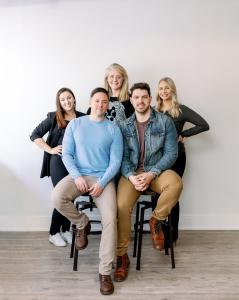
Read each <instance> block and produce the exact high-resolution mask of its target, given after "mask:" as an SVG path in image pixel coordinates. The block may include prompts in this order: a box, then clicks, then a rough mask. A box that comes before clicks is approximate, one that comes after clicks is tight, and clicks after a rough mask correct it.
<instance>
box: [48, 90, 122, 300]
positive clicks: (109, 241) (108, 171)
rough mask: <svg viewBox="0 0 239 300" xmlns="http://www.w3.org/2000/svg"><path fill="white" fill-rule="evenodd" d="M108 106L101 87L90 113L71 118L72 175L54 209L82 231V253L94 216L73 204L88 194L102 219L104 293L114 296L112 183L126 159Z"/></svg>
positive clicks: (68, 162)
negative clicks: (112, 276)
mask: <svg viewBox="0 0 239 300" xmlns="http://www.w3.org/2000/svg"><path fill="white" fill-rule="evenodd" d="M108 106H109V97H108V92H107V91H106V90H105V89H103V88H96V89H94V90H93V91H92V92H91V100H90V107H91V114H90V115H89V116H84V117H81V118H76V119H74V120H72V121H71V122H70V123H69V125H68V126H67V128H66V131H65V135H64V139H63V144H62V146H63V148H62V160H63V162H64V164H65V166H66V168H67V170H68V172H69V175H68V176H66V177H65V178H63V179H62V180H61V181H60V182H59V183H58V184H57V185H56V187H55V189H54V190H53V192H52V199H53V201H54V204H55V207H56V209H57V210H59V211H60V212H61V213H62V214H63V215H64V216H66V217H67V218H68V219H69V220H70V221H71V222H72V223H73V224H75V225H76V227H77V233H76V240H75V245H76V247H77V249H78V250H81V249H85V248H86V247H87V245H88V239H87V234H88V233H89V232H90V223H89V218H88V217H87V215H86V214H85V213H83V212H79V211H78V210H77V209H76V208H75V206H74V203H73V202H74V200H75V198H77V197H78V196H80V195H82V194H84V193H86V192H88V193H89V194H90V195H91V196H92V197H93V199H94V202H95V204H96V206H97V207H98V209H99V211H100V214H101V218H102V235H101V242H100V250H99V257H100V264H99V279H100V292H101V293H102V294H104V295H108V294H112V293H113V291H114V286H113V283H112V280H111V276H110V273H111V269H112V262H113V259H114V255H115V246H116V229H117V227H116V226H117V225H116V212H117V207H116V192H115V186H114V183H113V181H112V179H113V178H114V177H115V175H116V174H117V173H118V171H119V169H120V165H121V160H122V155H123V139H122V135H121V132H120V129H119V128H118V126H117V125H115V124H114V123H113V122H111V121H109V120H107V119H105V112H106V111H107V109H108Z"/></svg>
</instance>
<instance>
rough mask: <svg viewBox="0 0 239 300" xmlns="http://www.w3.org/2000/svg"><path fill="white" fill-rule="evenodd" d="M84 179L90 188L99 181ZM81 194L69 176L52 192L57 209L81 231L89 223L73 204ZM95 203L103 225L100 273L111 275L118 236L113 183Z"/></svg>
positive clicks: (92, 178)
mask: <svg viewBox="0 0 239 300" xmlns="http://www.w3.org/2000/svg"><path fill="white" fill-rule="evenodd" d="M84 178H85V180H86V181H87V183H88V185H89V186H92V185H93V184H94V183H95V182H96V181H97V178H96V177H92V176H84ZM81 194H82V193H81V192H79V190H78V189H77V187H76V185H75V183H74V180H73V179H72V178H71V177H70V176H69V175H68V176H66V177H65V178H63V179H62V180H61V181H60V182H59V183H58V184H57V185H56V186H55V188H54V190H53V192H52V200H53V201H54V205H55V208H56V209H57V210H59V212H60V213H61V214H62V215H64V216H65V217H67V218H68V219H69V220H70V221H71V222H72V223H73V224H75V225H76V226H77V228H80V229H82V228H84V227H85V226H86V224H87V223H88V221H89V218H88V217H87V215H86V214H85V213H83V212H79V211H78V210H77V209H76V207H75V205H74V203H73V202H74V200H75V199H76V198H77V197H79V196H80V195H81ZM94 202H95V204H96V206H97V208H98V209H99V211H100V214H101V223H102V235H101V242H100V250H99V258H100V264H99V273H100V274H102V275H109V274H110V273H111V269H112V262H113V260H114V257H115V247H116V235H117V225H116V220H117V219H116V209H117V207H116V193H115V186H114V183H113V182H112V181H111V182H109V183H108V184H107V186H106V187H105V188H104V190H103V192H102V194H101V195H100V196H99V197H97V198H94Z"/></svg>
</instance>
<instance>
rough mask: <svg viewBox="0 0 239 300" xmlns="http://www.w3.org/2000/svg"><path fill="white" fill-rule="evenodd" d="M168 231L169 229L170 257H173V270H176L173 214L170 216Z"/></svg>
mask: <svg viewBox="0 0 239 300" xmlns="http://www.w3.org/2000/svg"><path fill="white" fill-rule="evenodd" d="M168 229H169V243H170V256H171V263H172V269H175V259H174V249H173V233H172V219H171V214H170V215H169V216H168Z"/></svg>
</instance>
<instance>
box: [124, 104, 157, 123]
mask: <svg viewBox="0 0 239 300" xmlns="http://www.w3.org/2000/svg"><path fill="white" fill-rule="evenodd" d="M156 114H157V112H156V110H154V109H153V108H152V107H151V113H150V118H149V123H150V122H152V121H153V120H154V119H156ZM135 122H136V115H135V112H134V113H133V114H132V116H130V117H129V118H128V119H126V124H127V125H133V124H134V123H135Z"/></svg>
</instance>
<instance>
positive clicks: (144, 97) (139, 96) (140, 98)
mask: <svg viewBox="0 0 239 300" xmlns="http://www.w3.org/2000/svg"><path fill="white" fill-rule="evenodd" d="M151 99H152V98H151V97H150V96H149V93H148V91H147V90H144V89H135V90H134V91H133V93H132V95H131V98H130V101H131V103H132V105H133V107H134V109H135V111H136V112H137V113H140V114H145V113H147V112H148V111H149V110H150V103H151Z"/></svg>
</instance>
